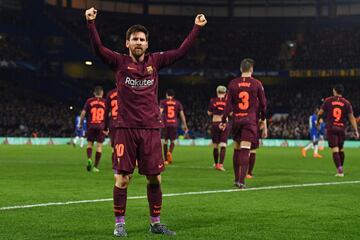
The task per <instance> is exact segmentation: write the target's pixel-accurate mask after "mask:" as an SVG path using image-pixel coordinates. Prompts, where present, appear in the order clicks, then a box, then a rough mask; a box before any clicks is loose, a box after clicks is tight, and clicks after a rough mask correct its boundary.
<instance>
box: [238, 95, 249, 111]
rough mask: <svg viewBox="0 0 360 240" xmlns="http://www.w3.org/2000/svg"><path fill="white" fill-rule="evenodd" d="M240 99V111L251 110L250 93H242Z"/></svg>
mask: <svg viewBox="0 0 360 240" xmlns="http://www.w3.org/2000/svg"><path fill="white" fill-rule="evenodd" d="M239 99H241V102H240V103H239V105H238V106H239V108H240V110H247V109H248V108H249V93H248V92H246V91H242V92H240V93H239Z"/></svg>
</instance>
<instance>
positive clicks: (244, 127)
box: [232, 122, 258, 142]
mask: <svg viewBox="0 0 360 240" xmlns="http://www.w3.org/2000/svg"><path fill="white" fill-rule="evenodd" d="M257 132H258V125H256V124H254V125H250V124H240V123H235V122H234V123H233V125H232V136H233V139H234V141H235V142H241V141H247V142H254V141H255V140H256V138H257Z"/></svg>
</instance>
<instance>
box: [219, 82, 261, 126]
mask: <svg viewBox="0 0 360 240" xmlns="http://www.w3.org/2000/svg"><path fill="white" fill-rule="evenodd" d="M228 89H229V91H228V95H227V102H226V109H225V114H224V116H223V121H225V119H226V116H227V115H228V114H229V112H230V110H231V108H232V111H233V119H234V122H235V123H240V124H252V125H253V124H255V125H257V124H258V120H257V119H258V118H260V119H262V120H265V117H266V97H265V92H264V88H263V86H262V84H261V82H260V81H259V80H256V79H255V78H253V77H238V78H235V79H233V80H232V81H231V82H230V83H229V86H228ZM230 106H231V107H230ZM258 114H259V115H258Z"/></svg>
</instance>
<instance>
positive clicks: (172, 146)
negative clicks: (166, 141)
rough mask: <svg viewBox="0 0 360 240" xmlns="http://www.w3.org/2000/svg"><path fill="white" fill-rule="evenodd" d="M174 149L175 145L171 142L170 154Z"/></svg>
mask: <svg viewBox="0 0 360 240" xmlns="http://www.w3.org/2000/svg"><path fill="white" fill-rule="evenodd" d="M174 148H175V143H173V142H171V143H170V152H171V153H172V152H173V151H174Z"/></svg>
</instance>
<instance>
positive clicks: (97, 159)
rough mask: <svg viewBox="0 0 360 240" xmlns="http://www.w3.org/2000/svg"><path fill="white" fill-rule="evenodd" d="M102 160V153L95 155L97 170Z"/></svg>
mask: <svg viewBox="0 0 360 240" xmlns="http://www.w3.org/2000/svg"><path fill="white" fill-rule="evenodd" d="M100 158H101V152H96V153H95V167H96V168H98V166H99V162H100Z"/></svg>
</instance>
